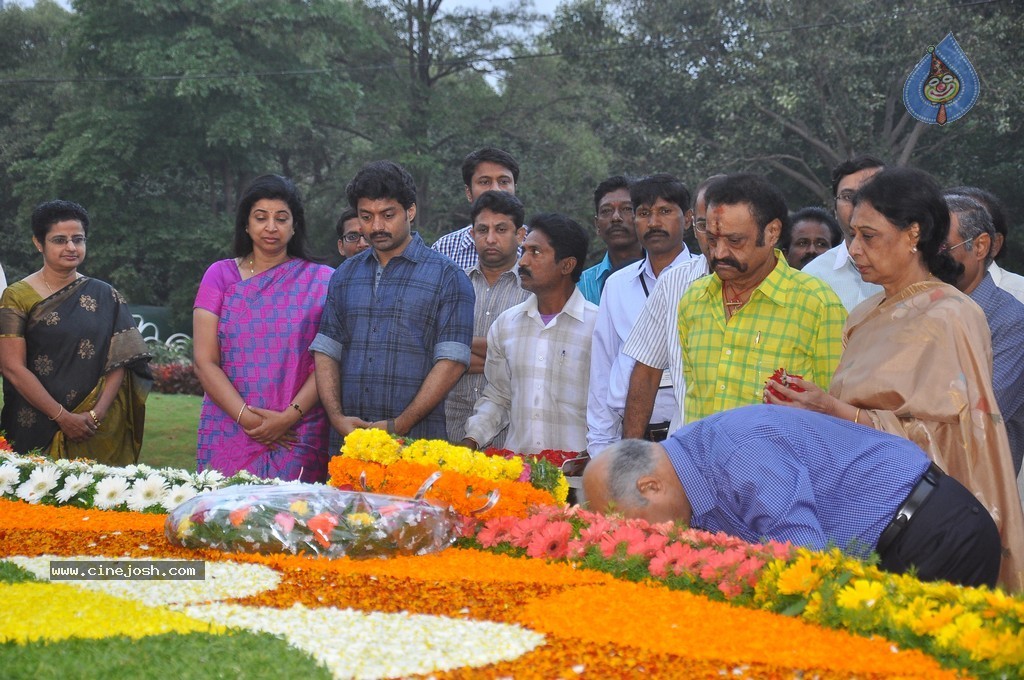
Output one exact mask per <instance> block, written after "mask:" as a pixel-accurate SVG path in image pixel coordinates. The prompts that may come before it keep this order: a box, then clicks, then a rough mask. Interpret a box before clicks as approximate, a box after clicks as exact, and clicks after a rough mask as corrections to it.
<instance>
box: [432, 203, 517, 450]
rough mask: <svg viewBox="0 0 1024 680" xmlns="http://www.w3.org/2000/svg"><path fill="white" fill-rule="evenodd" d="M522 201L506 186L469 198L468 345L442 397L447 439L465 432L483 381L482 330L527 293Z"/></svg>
mask: <svg viewBox="0 0 1024 680" xmlns="http://www.w3.org/2000/svg"><path fill="white" fill-rule="evenodd" d="M524 219H525V209H524V208H523V204H522V202H520V200H519V199H518V198H516V197H515V196H514V195H513V194H510V193H508V192H506V191H485V192H484V193H482V194H480V196H478V197H477V199H476V200H475V201H473V208H472V209H471V211H470V220H471V222H472V226H473V232H472V234H473V242H474V243H475V244H476V252H477V256H478V257H477V263H476V264H475V265H473V266H472V267H470V268H469V269H467V270H466V275H467V276H469V280H470V282H471V283H472V284H473V291H474V292H475V293H476V303H475V304H474V308H473V344H472V345H471V347H470V349H471V350H472V354H471V355H470V358H469V370H467V371H466V373H465V374H463V376H462V377H461V378H459V382H457V383H455V387H454V388H452V391H451V392H449V393H448V398H447V399H446V400H445V402H444V410H445V418H446V419H447V421H448V441H452V442H461V441H462V440H463V439H464V438H465V437H466V421H467V420H468V419H469V417H470V416H471V415H473V406H474V405H475V404H476V402H477V400H478V399H479V398H480V397H482V396H483V393H484V388H485V387H486V386H487V378H486V376H485V375H484V363H485V362H486V360H487V332H488V331H489V330H490V328H491V324H493V323H494V321H495V319H497V318H498V316H500V315H501V313H502V312H504V311H505V310H506V309H509V308H511V307H515V306H516V305H518V304H519V303H520V302H524V301H525V300H526V298H528V297H529V296H530V294H529V292H527V291H526V290H523V287H522V286H521V285H520V281H519V264H518V261H519V249H520V248H521V247H522V245H523V240H524V239H525V238H526V227H524V226H523V220H524ZM507 434H508V428H507V427H505V428H502V430H501V431H500V432H498V434H496V435H495V436H494V438H493V439H492V440H491V442H490V445H491V446H492V447H495V448H499V449H500V448H502V447H503V446H504V445H505V436H506V435H507Z"/></svg>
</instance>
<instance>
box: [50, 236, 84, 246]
mask: <svg viewBox="0 0 1024 680" xmlns="http://www.w3.org/2000/svg"><path fill="white" fill-rule="evenodd" d="M46 241H47V242H48V243H52V244H53V245H55V246H59V247H61V248H63V247H64V246H66V245H67V244H68V241H71V243H73V244H74V246H75V247H76V248H80V247H82V246H84V245H85V237H84V236H72V237H71V238H68V237H67V236H54V237H53V238H48V239H46Z"/></svg>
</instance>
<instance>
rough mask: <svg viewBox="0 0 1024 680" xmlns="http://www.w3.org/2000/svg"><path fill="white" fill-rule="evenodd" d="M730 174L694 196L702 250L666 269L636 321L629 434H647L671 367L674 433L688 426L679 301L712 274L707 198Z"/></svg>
mask: <svg viewBox="0 0 1024 680" xmlns="http://www.w3.org/2000/svg"><path fill="white" fill-rule="evenodd" d="M722 177H725V175H712V176H711V177H708V178H707V179H705V180H704V181H703V182H701V183H700V184H698V185H697V192H696V197H695V198H694V200H693V213H692V214H693V223H692V224H693V234H694V236H695V237H696V239H697V244H698V245H699V246H700V249H701V251H702V254H700V255H697V256H696V257H693V258H690V259H689V260H687V261H686V262H684V263H682V264H680V265H679V266H678V267H675V268H673V269H671V270H670V271H666V272H664V273H663V274H662V275H661V276H659V277H658V283H657V285H656V286H654V289H653V290H652V291H651V295H650V297H648V298H647V300H646V301H645V303H644V306H643V309H642V310H641V311H640V315H639V316H638V317H637V320H636V323H635V324H634V325H633V328H632V330H631V331H630V333H629V336H628V337H627V338H626V344H625V345H624V346H623V348H622V354H623V355H624V356H626V357H629V358H630V359H632V360H633V364H634V365H633V368H632V370H631V372H630V375H629V376H627V378H628V383H627V388H628V389H627V393H626V400H625V404H626V405H625V408H624V410H623V416H622V417H623V432H622V434H623V437H628V438H634V439H636V438H640V437H642V436H644V434H645V432H646V429H647V427H648V423H650V422H651V421H652V420H654V419H655V418H654V406H655V403H656V401H657V399H658V398H659V397H660V396H661V386H662V381H663V378H664V375H665V371H666V370H667V371H668V372H669V378H670V380H669V382H670V384H671V385H672V392H673V397H674V399H673V401H674V402H675V405H676V410H675V412H674V413H673V414H672V416H671V418H670V424H669V432H675V431H676V430H677V429H679V428H680V427H681V426H682V424H683V401H684V398H685V397H686V378H685V376H684V375H683V358H682V354H681V352H680V349H679V331H678V328H677V326H676V316H677V314H678V310H679V300H680V299H682V297H683V293H685V292H686V290H687V289H688V288H689V287H690V284H692V283H693V282H694V281H696V280H697V279H700V278H701V277H703V276H706V275H707V274H708V260H707V257H705V256H704V254H703V253H706V252H707V243H706V242H705V240H704V239H705V237H706V236H707V230H708V220H707V209H708V204H707V201H706V200H705V195H706V194H707V190H708V186H710V185H711V183H712V182H714V181H715V180H717V179H719V178H722Z"/></svg>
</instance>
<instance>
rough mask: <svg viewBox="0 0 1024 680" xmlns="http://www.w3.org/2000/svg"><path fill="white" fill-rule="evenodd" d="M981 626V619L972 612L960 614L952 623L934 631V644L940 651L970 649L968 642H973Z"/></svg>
mask: <svg viewBox="0 0 1024 680" xmlns="http://www.w3.org/2000/svg"><path fill="white" fill-rule="evenodd" d="M981 626H982V620H981V617H980V616H978V615H977V614H975V613H974V612H967V613H964V614H961V615H960V616H958V617H956V619H954V620H953V622H952V623H949V624H947V625H945V626H943V627H942V628H940V629H939V630H938V631H936V633H935V636H934V637H935V643H936V644H937V645H938V646H939V647H940V648H942V649H955V648H957V647H963V648H966V649H970V642H971V641H973V640H974V638H975V637H976V634H977V632H978V631H979V630H980V629H981Z"/></svg>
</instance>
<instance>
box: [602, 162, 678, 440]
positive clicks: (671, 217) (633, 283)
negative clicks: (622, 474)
mask: <svg viewBox="0 0 1024 680" xmlns="http://www.w3.org/2000/svg"><path fill="white" fill-rule="evenodd" d="M629 194H630V198H631V201H632V203H633V214H634V215H635V219H634V221H635V225H636V233H637V236H638V237H639V239H640V243H642V244H643V246H644V251H645V253H646V255H645V257H644V258H643V259H642V260H640V262H638V263H634V264H629V265H626V266H625V267H623V268H622V269H620V270H619V271H617V272H615V273H614V274H612V275H611V276H609V277H608V281H607V282H606V283H605V287H604V292H603V293H602V295H601V304H600V306H599V308H598V312H597V325H596V326H595V328H594V345H593V348H592V349H591V359H590V395H589V397H588V398H587V452H588V453H589V454H590V456H591V457H592V458H593V457H595V456H597V455H598V454H599V453H601V451H602V450H604V448H605V447H607V446H610V445H611V444H614V443H615V442H617V441H619V440H620V439H621V438H622V414H623V409H624V408H625V405H626V390H627V389H628V387H629V377H630V374H631V373H632V371H633V359H631V358H630V357H627V356H626V355H624V354H622V346H623V345H624V344H625V342H626V338H627V337H628V336H629V332H630V331H631V330H632V328H633V325H634V324H635V323H636V320H637V318H638V317H639V316H640V312H641V310H642V309H643V307H644V303H645V302H646V301H647V299H648V298H649V297H650V295H651V291H653V290H654V287H655V286H656V285H657V283H658V280H659V279H660V277H661V276H662V275H664V274H667V273H668V272H669V271H671V270H672V269H673V268H675V267H677V266H679V265H681V264H683V263H685V262H688V261H689V260H690V259H691V258H692V255H690V251H689V250H688V249H687V248H686V244H685V243H683V236H684V235H685V233H686V230H687V228H688V227H689V226H690V224H691V222H692V220H693V212H692V211H691V209H690V192H689V190H688V189H687V188H686V186H685V185H684V184H683V183H682V182H680V181H679V180H678V179H677V178H676V177H673V176H672V175H667V174H658V175H651V176H649V177H643V178H641V179H639V180H636V181H634V182H633V183H631V184H630V187H629ZM668 377H669V376H667V375H666V376H665V378H666V379H665V380H663V381H662V384H661V387H660V389H659V390H658V396H657V397H656V399H655V403H654V412H653V415H652V416H651V424H650V425H649V426H648V428H647V430H646V431H645V432H644V438H645V439H648V440H650V441H662V440H664V439H665V438H666V437H667V436H668V435H669V432H670V430H669V423H670V422H671V420H672V418H673V417H675V414H676V412H677V411H678V410H679V408H678V406H677V405H676V400H675V397H674V396H673V392H672V385H671V382H670V381H669V380H667V378H668Z"/></svg>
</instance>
